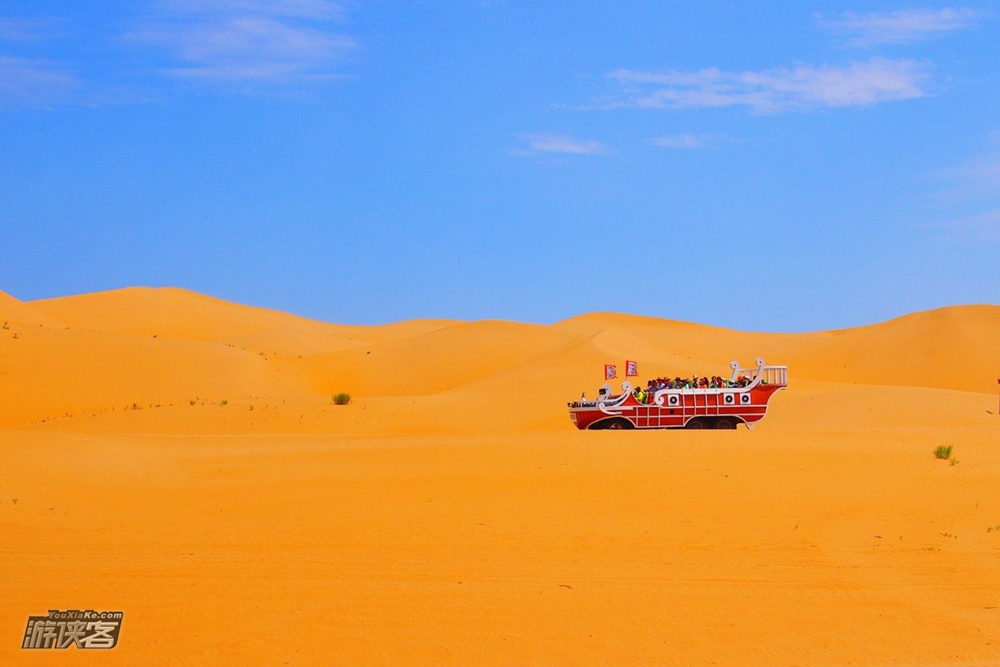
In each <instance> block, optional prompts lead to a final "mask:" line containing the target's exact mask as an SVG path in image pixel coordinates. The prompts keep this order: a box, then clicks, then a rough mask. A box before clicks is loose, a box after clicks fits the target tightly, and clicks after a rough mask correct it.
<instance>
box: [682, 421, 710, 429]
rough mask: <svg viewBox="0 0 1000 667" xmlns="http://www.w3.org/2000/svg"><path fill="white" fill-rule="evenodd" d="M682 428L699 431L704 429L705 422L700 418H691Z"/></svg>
mask: <svg viewBox="0 0 1000 667" xmlns="http://www.w3.org/2000/svg"><path fill="white" fill-rule="evenodd" d="M684 428H690V429H693V430H696V431H701V430H704V429H705V422H703V421H702V420H700V419H692V420H691V421H689V422H688V423H687V424H685V425H684Z"/></svg>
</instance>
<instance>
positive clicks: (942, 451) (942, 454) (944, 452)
mask: <svg viewBox="0 0 1000 667" xmlns="http://www.w3.org/2000/svg"><path fill="white" fill-rule="evenodd" d="M934 456H936V457H937V458H939V459H948V458H951V445H947V446H945V445H938V448H937V449H935V450H934Z"/></svg>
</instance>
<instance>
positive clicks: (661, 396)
mask: <svg viewBox="0 0 1000 667" xmlns="http://www.w3.org/2000/svg"><path fill="white" fill-rule="evenodd" d="M733 369H734V379H735V376H736V375H737V373H739V372H740V371H741V370H742V369H739V368H738V367H737V366H736V365H735V362H734V365H733ZM753 370H755V371H756V373H755V375H754V377H753V379H752V380H751V381H750V382H749V384H748V386H745V387H722V388H718V389H663V390H661V391H658V392H656V394H655V396H652V397H650V400H649V402H648V403H640V402H639V401H638V400H636V398H635V396H633V395H632V394H631V393H630V392H631V386H630V385H629V384H628V383H627V382H626V383H624V384H623V385H622V394H620V395H619V396H610V395H608V393H609V392H610V388H609V387H605V390H604V391H605V394H604V395H605V396H607V397H606V398H604V399H598V400H596V401H587V400H585V399H584V400H581V401H579V402H576V403H570V404H569V414H570V420H571V421H572V422H573V423H574V424H575V425H576V427H577V428H578V429H581V430H585V429H605V428H622V429H632V428H640V429H650V428H722V429H730V428H736V426H737V425H738V424H746V425H747V426H748V427H750V426H752V425H753V424H754V423H756V422H758V421H760V420H761V419H763V418H764V415H766V414H767V406H768V402H769V401H770V400H771V397H772V396H773V395H774V394H775V393H777V392H779V391H781V390H782V389H784V388H785V387H787V386H788V385H787V369H786V368H785V367H784V366H768V367H765V366H764V364H763V361H761V360H758V366H757V368H756V369H753Z"/></svg>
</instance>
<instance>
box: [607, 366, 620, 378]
mask: <svg viewBox="0 0 1000 667" xmlns="http://www.w3.org/2000/svg"><path fill="white" fill-rule="evenodd" d="M616 377H618V368H617V367H616V366H615V365H614V364H604V379H605V380H614V379H615V378H616Z"/></svg>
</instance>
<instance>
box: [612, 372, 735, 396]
mask: <svg viewBox="0 0 1000 667" xmlns="http://www.w3.org/2000/svg"><path fill="white" fill-rule="evenodd" d="M749 384H750V378H748V377H747V376H745V375H740V376H739V377H737V378H736V380H726V379H725V378H722V377H720V376H718V375H713V376H712V377H698V376H697V375H692V376H691V377H690V378H682V377H675V378H674V379H672V380H671V379H669V378H662V377H660V378H655V379H653V380H650V381H649V382H647V383H646V388H645V389H643V388H642V387H636V388H635V391H633V392H632V395H633V396H635V399H636V400H637V401H639V402H640V403H649V402H650V401H651V400H652V397H653V395H654V394H655V393H656V392H658V391H662V390H664V389H734V388H737V387H746V386H748V385H749Z"/></svg>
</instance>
